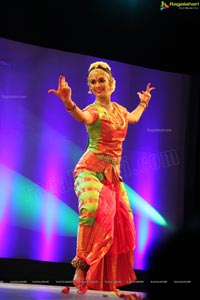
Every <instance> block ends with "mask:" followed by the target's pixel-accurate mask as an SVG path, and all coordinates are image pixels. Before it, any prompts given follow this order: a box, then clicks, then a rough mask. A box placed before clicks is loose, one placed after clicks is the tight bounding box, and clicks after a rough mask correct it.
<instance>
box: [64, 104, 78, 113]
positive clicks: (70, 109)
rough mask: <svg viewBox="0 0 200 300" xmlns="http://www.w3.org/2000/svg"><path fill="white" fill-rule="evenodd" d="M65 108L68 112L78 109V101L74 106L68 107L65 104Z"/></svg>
mask: <svg viewBox="0 0 200 300" xmlns="http://www.w3.org/2000/svg"><path fill="white" fill-rule="evenodd" d="M65 109H66V111H68V112H71V111H74V110H75V109H76V103H74V105H73V106H72V108H67V106H65Z"/></svg>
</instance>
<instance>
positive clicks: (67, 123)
mask: <svg viewBox="0 0 200 300" xmlns="http://www.w3.org/2000/svg"><path fill="white" fill-rule="evenodd" d="M0 42H1V48H2V54H4V56H5V57H6V59H7V61H11V64H10V66H12V68H10V69H9V72H8V71H7V73H6V80H5V76H4V75H5V72H3V73H2V72H1V73H0V74H2V75H3V76H4V77H3V80H2V81H1V82H0V94H1V95H3V98H2V96H1V103H2V102H4V104H3V109H1V111H0V117H1V123H0V125H1V128H0V130H1V147H0V163H2V165H3V167H2V172H3V175H2V176H3V181H2V182H3V189H2V191H0V192H1V197H2V199H3V201H1V204H0V205H1V207H2V211H4V213H2V214H0V216H1V219H0V221H1V223H0V225H2V226H1V227H0V233H1V237H3V245H4V248H2V249H3V250H0V251H1V252H0V256H2V257H18V253H23V255H24V256H26V257H27V258H30V259H31V258H33V259H44V260H52V261H61V260H62V259H65V257H67V258H68V259H70V258H72V257H73V256H74V253H75V243H74V244H73V246H72V247H71V248H70V249H69V246H68V245H69V244H68V238H71V237H74V240H75V239H76V228H77V213H76V209H75V208H77V199H76V197H75V194H74V191H73V184H71V183H70V184H69V185H68V186H67V187H66V185H67V181H71V180H72V171H73V168H74V166H75V163H76V162H77V161H78V159H79V158H80V156H81V155H82V153H83V150H84V147H85V145H86V133H84V129H83V125H82V124H79V123H77V122H76V121H75V120H74V119H73V118H71V117H70V116H69V115H68V114H67V113H66V111H65V110H64V108H63V105H62V103H61V102H60V100H59V99H58V98H56V97H53V96H52V95H49V94H47V90H48V89H49V88H56V87H57V80H58V76H59V75H60V74H64V75H66V76H67V79H68V81H69V83H70V86H71V87H72V89H73V99H74V100H75V101H76V103H77V105H78V106H80V107H81V108H83V107H85V106H86V105H87V104H88V102H89V101H90V99H91V97H88V95H87V94H86V93H87V90H88V88H87V84H86V76H87V75H86V74H87V69H88V67H89V64H90V63H91V62H93V61H95V60H102V59H101V58H95V57H90V56H86V55H81V54H72V53H66V52H63V51H57V50H51V49H45V48H41V47H37V46H32V45H26V44H23V43H19V42H14V41H9V40H5V39H0ZM16 53H17V55H16ZM106 61H107V62H108V63H109V64H110V65H111V66H113V67H112V69H113V74H114V77H115V78H116V80H117V89H116V93H115V94H114V95H113V101H118V102H119V103H120V104H122V105H124V106H125V107H127V108H128V110H132V109H133V108H134V107H136V105H137V104H138V101H139V100H138V98H137V92H138V91H140V90H142V89H144V88H145V84H146V83H147V82H148V81H151V82H152V84H153V85H155V86H156V87H157V90H156V92H155V93H154V97H153V100H152V103H151V104H150V105H149V107H148V110H147V111H146V112H145V114H144V116H142V119H141V121H140V122H139V124H136V125H134V126H133V127H132V128H130V129H129V133H128V137H127V140H126V142H125V146H124V156H125V157H127V161H128V163H129V169H130V174H129V173H128V172H127V170H126V173H125V175H126V176H124V181H125V182H126V183H127V185H128V186H130V187H131V189H132V191H131V192H133V193H132V194H131V195H133V196H131V197H134V199H133V200H134V201H133V203H134V205H136V203H137V204H138V203H142V205H143V204H144V202H143V201H142V200H144V201H145V203H146V204H149V206H151V207H154V208H155V210H157V211H159V212H161V213H162V215H164V216H165V217H166V219H167V220H169V221H170V222H172V223H173V224H175V225H176V224H177V226H178V225H179V224H180V223H181V222H182V216H181V214H180V207H181V208H182V207H183V203H182V202H181V200H179V199H181V197H180V195H181V193H182V190H181V183H182V182H183V167H184V164H183V160H182V156H181V155H182V152H181V151H183V149H182V148H183V145H184V130H183V126H181V125H182V124H183V123H184V121H185V119H184V115H183V111H184V103H186V99H185V102H184V97H186V96H185V95H187V91H188V89H189V78H188V77H187V76H183V75H178V74H176V75H174V74H169V73H166V72H161V71H155V70H149V69H145V68H142V67H136V66H131V65H128V64H124V63H120V62H114V61H111V60H106ZM0 71H1V70H0ZM83 74H85V77H84V75H83ZM2 82H3V85H2ZM10 83H12V85H11V84H10ZM15 83H17V85H16V84H15ZM169 86H170V89H166V87H169ZM11 87H12V88H11ZM10 94H12V95H14V94H15V95H18V96H19V95H25V96H26V98H25V99H24V98H23V99H19V98H18V100H17V101H14V102H13V101H12V103H11V102H8V101H6V102H5V99H6V97H7V96H9V95H10ZM15 98H16V97H15ZM84 99H86V101H84ZM15 100H16V99H15ZM92 101H93V100H91V102H92ZM86 102H87V103H86ZM180 107H181V110H180ZM172 108H173V110H172ZM180 111H181V112H180ZM16 112H17V113H16ZM166 116H167V117H166ZM2 120H3V121H2ZM156 128H158V129H159V128H171V132H168V133H165V134H163V135H161V134H160V132H159V133H158V132H157V133H155V132H153V129H156ZM177 137H178V139H177ZM180 137H181V139H180ZM73 141H74V142H73ZM171 149H175V152H176V153H177V157H178V158H179V161H180V163H179V164H171V165H170V164H169V165H168V166H167V167H166V166H163V165H162V163H160V165H158V166H157V169H156V170H155V169H154V168H153V167H154V165H153V167H152V160H151V162H150V160H149V159H150V158H149V156H147V157H146V156H145V155H146V153H148V155H150V156H151V155H152V154H154V153H156V154H157V157H159V155H160V153H162V152H167V151H171ZM144 154H145V155H144ZM151 159H152V156H151ZM153 163H155V161H154V162H153ZM6 167H8V168H9V170H10V171H8V170H7V169H6ZM135 171H136V172H135ZM131 172H132V173H131ZM64 178H66V182H65V179H64ZM177 180H178V183H177V186H178V187H179V188H177V189H172V188H171V182H174V181H176V182H177ZM1 186H2V183H1ZM11 187H12V188H11ZM9 189H12V190H9ZM134 190H135V191H137V193H138V194H137V195H136V194H135V193H134ZM27 191H28V193H27ZM20 195H23V197H21V196H20ZM138 195H139V196H140V197H141V198H140V197H138ZM178 195H179V197H178ZM27 200H29V201H30V202H29V206H28V204H27ZM178 201H180V202H178ZM11 203H12V204H14V205H13V207H14V208H15V211H14V210H13V207H12V205H11V206H10V204H11ZM19 204H21V205H22V206H20V205H19ZM24 205H25V208H26V209H24V210H23V209H22V208H24ZM31 205H33V207H32V208H34V209H32V211H30V208H31ZM142 209H143V213H144V211H146V212H149V207H148V206H145V205H143V206H142ZM133 210H134V207H133ZM163 212H164V213H163ZM11 216H12V217H13V216H14V220H13V219H12V218H11ZM20 216H23V218H20ZM28 216H29V218H28ZM58 216H59V220H58V219H56V218H57V217H58ZM12 222H14V223H12ZM135 222H136V230H137V245H138V246H137V248H136V251H135V257H136V258H135V268H136V269H142V268H146V261H145V252H148V249H150V247H151V245H152V244H153V243H154V242H155V240H156V239H159V238H165V237H166V236H167V235H168V234H169V230H168V229H169V228H168V227H167V226H166V227H165V230H164V229H163V228H164V227H163V226H159V225H158V224H157V225H155V224H154V223H153V222H151V221H150V220H149V219H148V218H147V216H145V214H142V213H141V211H140V210H136V211H135ZM69 224H70V225H72V226H73V231H72V232H71V231H70V230H69V228H68V225H69ZM23 226H24V227H26V230H27V231H26V237H25V236H24V240H25V239H26V238H29V239H30V240H31V242H30V244H29V246H27V249H20V246H21V245H20V244H19V245H18V246H17V247H16V244H14V241H11V240H9V241H6V239H5V236H12V235H13V234H15V232H16V228H18V230H19V231H20V228H24V227H23ZM160 227H162V231H161V230H160ZM28 229H30V230H28ZM33 231H34V232H33ZM36 232H38V233H39V235H37V238H36V235H34V234H35V233H36ZM61 236H63V237H64V239H61ZM31 237H32V238H31ZM38 237H39V238H38ZM70 241H71V240H70ZM41 248H42V251H41ZM25 250H26V253H25ZM66 250H67V253H66Z"/></svg>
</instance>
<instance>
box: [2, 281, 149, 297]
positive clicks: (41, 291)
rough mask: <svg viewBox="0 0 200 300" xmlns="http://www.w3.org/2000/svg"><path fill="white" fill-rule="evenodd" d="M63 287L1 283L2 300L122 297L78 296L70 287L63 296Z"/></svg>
mask: <svg viewBox="0 0 200 300" xmlns="http://www.w3.org/2000/svg"><path fill="white" fill-rule="evenodd" d="M63 288H64V287H63V286H49V285H36V284H22V283H20V284H13V283H0V300H65V299H70V300H77V299H80V300H103V299H108V300H109V299H110V300H120V299H123V298H122V297H119V296H116V295H115V294H114V293H112V292H104V291H91V290H88V291H87V292H86V293H85V294H78V293H77V289H76V288H74V287H70V292H69V293H68V294H63V293H62V292H61V290H62V289H63ZM121 293H123V294H128V295H132V294H136V295H137V296H139V297H141V299H147V294H146V293H141V292H129V291H121Z"/></svg>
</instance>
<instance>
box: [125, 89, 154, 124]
mask: <svg viewBox="0 0 200 300" xmlns="http://www.w3.org/2000/svg"><path fill="white" fill-rule="evenodd" d="M153 90H155V87H151V83H148V84H147V86H146V90H145V91H141V92H138V93H137V94H138V96H139V98H140V103H139V105H138V106H137V107H136V108H135V109H134V110H133V111H132V112H129V113H128V123H129V124H135V123H137V122H138V121H139V120H140V118H141V116H142V114H143V112H144V111H145V109H146V108H147V106H148V104H149V101H150V99H151V91H153Z"/></svg>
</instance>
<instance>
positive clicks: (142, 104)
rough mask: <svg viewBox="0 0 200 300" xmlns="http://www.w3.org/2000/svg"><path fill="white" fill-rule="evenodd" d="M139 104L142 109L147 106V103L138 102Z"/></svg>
mask: <svg viewBox="0 0 200 300" xmlns="http://www.w3.org/2000/svg"><path fill="white" fill-rule="evenodd" d="M139 106H142V107H143V108H144V110H145V109H146V108H147V104H146V103H145V102H140V104H139Z"/></svg>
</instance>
